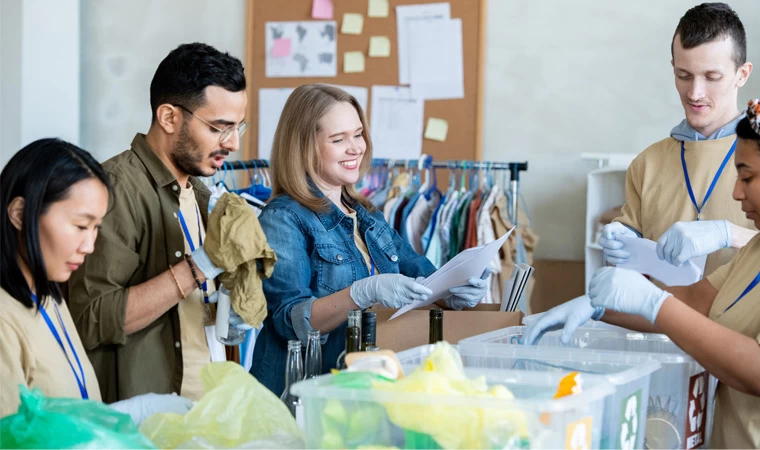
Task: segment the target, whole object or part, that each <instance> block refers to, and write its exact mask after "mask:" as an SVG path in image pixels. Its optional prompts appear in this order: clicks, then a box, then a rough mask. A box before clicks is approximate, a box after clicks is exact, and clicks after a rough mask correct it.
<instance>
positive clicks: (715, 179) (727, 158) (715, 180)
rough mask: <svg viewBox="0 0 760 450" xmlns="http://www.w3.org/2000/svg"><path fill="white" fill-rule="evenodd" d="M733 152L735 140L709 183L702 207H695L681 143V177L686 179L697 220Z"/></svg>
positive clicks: (695, 202) (695, 203) (695, 200)
mask: <svg viewBox="0 0 760 450" xmlns="http://www.w3.org/2000/svg"><path fill="white" fill-rule="evenodd" d="M734 150H736V140H734V144H733V145H732V146H731V149H730V150H729V151H728V153H727V154H726V157H725V158H723V162H722V163H721V165H720V168H719V169H718V173H716V174H715V178H713V180H712V183H710V187H709V188H708V189H707V193H706V194H705V199H704V200H702V205H701V206H697V199H696V198H694V191H693V190H692V189H691V181H690V180H689V171H688V170H687V169H686V158H685V156H684V153H685V152H686V149H685V148H684V143H683V141H681V166H683V177H684V178H685V179H686V189H688V190H689V197H690V198H691V203H692V204H693V205H694V209H696V210H697V220H699V218H700V217H699V216H700V215H701V214H702V208H704V207H705V205H706V204H707V200H708V199H709V198H710V195H712V191H713V189H715V185H716V184H718V179H719V178H720V174H722V173H723V169H725V168H726V164H728V160H729V159H731V156H733V154H734Z"/></svg>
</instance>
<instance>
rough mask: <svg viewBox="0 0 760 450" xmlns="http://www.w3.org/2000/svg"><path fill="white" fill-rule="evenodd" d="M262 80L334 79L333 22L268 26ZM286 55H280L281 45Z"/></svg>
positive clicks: (334, 41) (269, 24)
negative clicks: (264, 78) (289, 78)
mask: <svg viewBox="0 0 760 450" xmlns="http://www.w3.org/2000/svg"><path fill="white" fill-rule="evenodd" d="M266 30H267V33H266V48H267V53H266V55H267V57H266V76H267V77H270V78H283V77H334V76H336V75H337V58H336V57H335V55H336V52H337V39H336V33H335V30H336V24H335V22H334V21H310V22H268V23H267V24H266ZM285 42H288V43H289V48H288V50H289V51H284V49H285V45H284V43H285Z"/></svg>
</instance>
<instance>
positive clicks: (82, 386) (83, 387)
mask: <svg viewBox="0 0 760 450" xmlns="http://www.w3.org/2000/svg"><path fill="white" fill-rule="evenodd" d="M32 300H34V303H36V304H37V309H38V310H39V311H40V314H42V318H43V319H45V323H47V326H48V328H50V332H51V333H53V337H54V338H55V340H56V341H58V345H60V346H61V350H63V354H64V355H65V356H66V361H68V362H69V367H71V371H72V372H73V373H74V378H76V380H77V385H78V386H79V393H80V394H82V398H83V399H84V400H88V399H89V398H90V396H89V395H88V394H87V381H86V380H85V378H84V369H82V363H81V362H80V361H79V355H78V354H77V351H76V349H74V344H72V343H71V338H69V332H68V331H66V326H65V325H64V324H63V319H62V318H61V313H60V311H58V305H57V304H56V303H55V302H54V301H53V307H55V313H56V314H57V315H58V323H59V324H60V325H61V329H62V330H63V334H64V335H65V336H66V341H67V342H68V343H69V348H71V353H73V354H74V359H75V360H76V362H77V366H79V374H77V371H76V370H75V369H74V365H73V364H71V359H70V358H69V354H68V353H66V347H64V346H63V340H61V335H60V334H58V330H56V329H55V326H53V321H52V320H50V316H49V315H48V313H47V311H45V308H43V307H42V306H41V305H40V301H39V300H37V296H36V295H34V294H32ZM51 301H52V300H51ZM80 374H81V375H82V377H81V378H79V375H80Z"/></svg>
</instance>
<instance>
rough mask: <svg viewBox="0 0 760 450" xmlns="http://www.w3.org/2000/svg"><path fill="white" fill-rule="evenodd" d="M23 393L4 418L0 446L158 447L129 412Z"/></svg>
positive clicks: (24, 390) (23, 388) (35, 392)
mask: <svg viewBox="0 0 760 450" xmlns="http://www.w3.org/2000/svg"><path fill="white" fill-rule="evenodd" d="M19 392H20V393H21V405H19V408H18V412H17V413H16V414H12V415H10V416H7V417H4V418H3V419H1V420H0V448H155V447H154V446H153V444H152V443H151V442H150V440H148V438H146V437H145V436H143V435H142V434H140V433H139V432H138V431H137V426H136V425H135V424H134V422H132V419H131V418H130V417H129V416H128V415H126V414H122V413H119V412H116V411H114V410H113V409H111V408H110V407H108V406H107V405H105V404H103V403H101V402H97V401H91V400H81V399H73V398H48V397H45V396H44V395H42V392H40V390H39V389H34V390H33V391H29V389H28V388H27V387H26V386H20V387H19Z"/></svg>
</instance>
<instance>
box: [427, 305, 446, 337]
mask: <svg viewBox="0 0 760 450" xmlns="http://www.w3.org/2000/svg"><path fill="white" fill-rule="evenodd" d="M442 340H443V310H442V309H441V308H433V309H431V310H430V326H429V339H428V343H429V344H436V343H438V342H441V341H442Z"/></svg>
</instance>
